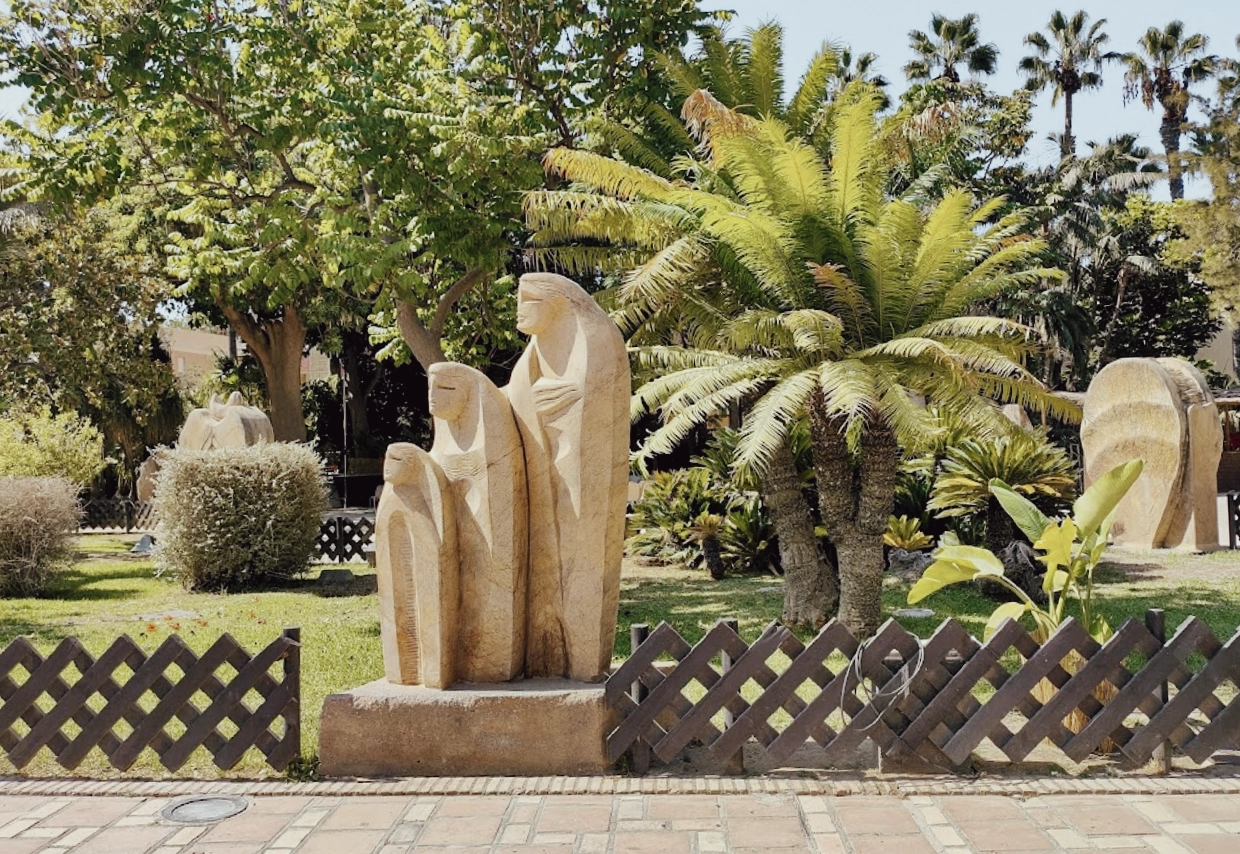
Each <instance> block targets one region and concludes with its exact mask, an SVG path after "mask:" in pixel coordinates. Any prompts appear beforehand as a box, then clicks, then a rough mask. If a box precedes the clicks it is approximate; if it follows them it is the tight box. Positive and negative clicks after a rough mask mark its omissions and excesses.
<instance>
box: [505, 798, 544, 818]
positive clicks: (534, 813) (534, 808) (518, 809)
mask: <svg viewBox="0 0 1240 854" xmlns="http://www.w3.org/2000/svg"><path fill="white" fill-rule="evenodd" d="M539 800H541V798H540V799H539ZM540 808H541V804H523V803H519V802H518V803H517V804H516V805H514V806H513V808H512V809H511V810H510V811H509V812H508V821H509V822H510V823H511V822H516V823H518V824H533V823H534V819H536V818H538V810H539V809H540Z"/></svg>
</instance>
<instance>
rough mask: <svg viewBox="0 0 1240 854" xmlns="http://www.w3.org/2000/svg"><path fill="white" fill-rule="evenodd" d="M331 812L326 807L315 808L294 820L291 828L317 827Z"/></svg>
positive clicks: (290, 825)
mask: <svg viewBox="0 0 1240 854" xmlns="http://www.w3.org/2000/svg"><path fill="white" fill-rule="evenodd" d="M330 812H331V810H329V809H327V808H326V807H314V808H312V809H308V810H306V811H305V812H303V813H302V814H301V815H299V816H297V817H296V818H294V819H293V821H292V822H291V823H290V824H289V827H315V826H316V825H318V823H319V822H321V821H322V820H323V819H324V818H326V817H327V814H328V813H330Z"/></svg>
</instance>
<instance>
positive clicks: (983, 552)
mask: <svg viewBox="0 0 1240 854" xmlns="http://www.w3.org/2000/svg"><path fill="white" fill-rule="evenodd" d="M934 557H935V559H936V560H949V561H952V562H953V563H960V564H967V565H970V566H973V567H974V568H975V569H976V570H977V573H978V574H979V575H1003V561H1001V560H999V558H997V557H995V554H994V552H992V551H990V550H989V549H983V548H978V547H977V546H959V545H957V546H944V547H943V548H941V549H939V550H938V551H936V552H935V553H934Z"/></svg>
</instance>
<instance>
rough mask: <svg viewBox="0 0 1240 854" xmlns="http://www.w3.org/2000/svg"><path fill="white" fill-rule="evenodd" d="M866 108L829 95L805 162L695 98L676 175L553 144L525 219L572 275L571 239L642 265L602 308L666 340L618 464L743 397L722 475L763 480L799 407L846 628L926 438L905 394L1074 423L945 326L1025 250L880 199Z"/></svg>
mask: <svg viewBox="0 0 1240 854" xmlns="http://www.w3.org/2000/svg"><path fill="white" fill-rule="evenodd" d="M879 100H880V99H879V96H878V93H876V92H875V91H874V89H873V88H872V87H869V86H866V85H864V84H853V86H851V87H849V89H848V90H846V91H845V92H844V93H843V94H842V95H841V96H840V98H839V99H837V103H836V105H835V108H834V109H833V110H832V112H831V116H830V125H829V128H828V130H829V139H830V140H831V144H830V149H829V151H827V152H825V153H824V152H820V151H818V150H815V149H814V148H813V147H812V146H810V145H809V144H807V143H805V142H803V141H801V140H800V139H798V138H796V137H795V136H794V135H793V134H792V133H791V132H790V131H789V128H788V126H787V125H786V124H784V123H783V122H780V121H778V120H776V119H754V118H751V117H748V116H745V115H742V114H740V113H738V112H736V111H734V110H730V109H728V108H726V107H725V106H723V105H722V104H720V103H719V102H718V101H717V100H716V99H715V98H713V97H712V96H711V95H710V94H709V93H707V92H699V93H696V94H695V95H694V96H693V97H691V98H690V99H689V100H688V101H687V102H686V104H685V110H684V114H685V117H686V121H687V124H688V126H689V128H690V129H691V130H692V131H693V132H694V133H695V134H696V135H697V136H698V137H699V138H700V139H701V141H702V146H703V151H704V155H703V157H702V159H700V160H695V161H693V162H684V163H682V170H683V171H682V173H681V174H680V175H679V176H678V177H677V178H676V179H674V180H668V179H666V178H662V177H660V176H657V175H654V174H652V173H651V172H649V171H646V170H643V169H640V168H637V167H634V166H631V165H628V164H625V163H622V162H619V161H616V160H614V159H610V158H604V157H600V156H597V155H592V154H588V153H585V152H580V151H573V150H568V149H556V150H553V151H551V152H550V153H549V154H548V155H547V158H546V162H547V166H548V168H549V169H550V170H551V171H552V172H553V173H554V174H556V175H558V176H560V177H562V178H564V179H567V180H569V181H572V182H574V186H573V187H572V188H571V189H569V190H567V191H563V192H557V193H545V194H539V195H537V196H536V197H531V198H530V199H529V203H528V206H527V215H528V218H529V222H530V224H531V225H532V226H533V227H534V228H535V230H536V236H535V239H536V243H537V245H538V246H539V247H540V251H539V255H540V257H542V258H544V259H546V260H548V261H554V262H555V263H559V264H560V265H562V266H567V267H570V268H571V267H572V266H574V265H577V264H582V263H589V262H588V261H587V259H588V258H592V257H597V254H596V253H597V252H598V249H596V248H587V249H584V254H582V253H579V252H578V251H577V248H578V247H583V244H584V243H585V242H586V241H589V242H590V243H593V244H594V246H597V245H598V243H599V242H600V241H601V242H602V243H603V244H604V246H605V247H607V248H611V249H612V250H613V251H615V250H619V251H620V252H621V253H622V254H624V255H625V256H626V257H628V258H631V259H633V260H638V259H642V260H641V261H640V262H639V263H640V266H637V267H636V268H635V269H634V270H633V271H632V272H631V273H630V274H629V275H628V276H627V278H626V281H625V282H624V284H623V286H622V287H621V288H619V289H618V291H617V293H616V295H615V298H616V302H617V305H618V306H619V311H618V314H617V316H618V317H619V319H620V321H621V323H622V325H624V326H625V327H627V328H629V329H633V330H636V332H635V338H636V339H637V340H640V332H641V330H642V328H644V327H647V326H651V325H653V326H659V327H662V328H668V327H669V326H675V325H676V324H677V323H679V324H680V329H681V330H682V333H681V339H680V340H681V343H680V344H678V345H668V344H660V345H655V346H648V347H641V348H639V349H638V350H637V366H638V372H639V376H642V377H645V378H647V379H646V381H645V382H644V383H643V385H642V387H641V388H640V389H638V391H637V393H636V394H635V396H634V402H633V411H634V414H635V415H639V414H642V413H645V412H650V411H656V410H657V411H659V412H660V415H661V417H662V419H663V424H662V426H661V427H660V428H659V429H658V430H657V431H656V432H655V433H654V434H653V435H651V436H650V437H649V439H648V440H647V441H646V442H645V444H644V445H643V448H642V451H641V452H640V453H639V459H640V458H642V457H644V456H648V455H650V454H656V453H664V452H667V451H668V450H670V449H672V448H674V447H676V446H677V445H678V444H679V443H680V442H681V441H682V440H683V439H684V438H685V437H686V436H687V435H689V433H690V431H691V430H693V429H694V428H695V427H696V425H699V424H702V423H704V422H705V421H706V420H707V419H709V418H711V417H713V416H715V415H717V414H720V413H724V412H727V411H728V409H729V408H730V407H731V406H732V405H734V404H738V403H740V402H743V401H753V405H752V408H751V409H750V410H749V414H748V416H747V418H746V419H745V422H744V425H743V427H742V430H741V443H740V453H739V455H738V459H737V463H738V466H739V467H740V468H741V469H750V468H752V469H755V470H758V471H762V470H763V469H765V468H766V466H767V464H768V463H769V461H770V460H771V459H772V458H773V457H774V455H775V454H776V452H777V451H778V449H779V448H781V447H783V446H784V445H785V444H786V437H787V435H788V432H789V429H790V427H791V425H792V424H793V423H794V422H795V421H797V420H798V418H800V417H802V416H803V415H806V414H807V415H808V418H809V424H810V433H811V439H812V448H813V457H814V468H815V473H816V479H817V489H818V507H819V511H820V513H821V519H822V523H823V525H824V526H825V527H826V530H827V532H828V536H829V537H830V539H831V541H832V543H833V544H834V546H835V548H836V551H837V553H838V556H839V563H840V566H841V584H840V588H841V590H840V606H839V616H840V618H841V619H842V620H843V622H844V623H845V624H846V625H848V626H849V628H850V629H852V630H853V631H854V632H857V633H859V634H868V633H871V632H873V631H874V630H875V629H876V628H877V626H878V622H879V618H880V615H881V603H880V596H879V594H880V590H881V583H882V572H883V556H882V555H883V552H882V549H883V544H882V535H883V532H884V531H885V530H886V528H887V520H888V517H889V516H890V515H891V505H892V500H893V498H892V496H893V488H894V481H895V476H896V468H897V464H898V462H899V453H898V444H899V437H902V436H904V437H907V436H912V435H915V434H916V433H918V432H919V431H920V430H922V429H923V428H924V426H925V424H926V419H927V415H926V411H925V410H924V409H923V408H922V407H920V406H918V405H917V403H915V402H914V396H915V395H919V396H924V397H926V398H930V399H933V400H935V401H937V402H939V403H941V404H942V405H944V406H949V407H955V408H958V409H962V410H966V411H989V412H991V413H994V409H993V407H992V406H991V405H990V404H989V403H988V402H987V401H986V400H985V397H986V396H990V397H998V398H1001V399H1004V400H1020V401H1024V402H1028V403H1031V404H1033V405H1035V406H1036V407H1038V408H1041V407H1043V406H1045V407H1047V410H1048V411H1050V412H1052V413H1056V414H1059V415H1063V416H1071V415H1072V414H1073V413H1074V407H1073V406H1072V405H1071V404H1068V403H1066V402H1064V401H1062V400H1060V399H1059V398H1055V397H1054V396H1052V395H1049V394H1047V393H1046V392H1045V389H1044V388H1043V387H1042V386H1041V384H1039V383H1038V382H1037V381H1036V379H1035V378H1034V377H1033V376H1032V375H1030V374H1029V373H1028V372H1027V371H1026V370H1025V369H1024V368H1023V367H1022V366H1021V364H1020V360H1021V359H1022V358H1023V356H1024V355H1025V354H1027V352H1028V351H1029V349H1030V348H1031V347H1032V346H1033V344H1032V341H1031V339H1030V338H1029V337H1028V330H1027V329H1025V328H1023V327H1020V326H1019V325H1018V324H1015V323H1012V322H1011V321H1007V320H1003V319H999V318H993V317H979V316H965V312H966V311H968V310H969V308H970V307H971V306H973V305H974V304H975V303H976V302H978V301H979V300H981V299H985V298H988V297H990V296H993V295H994V294H995V293H997V292H998V291H1000V290H1002V289H1003V288H1005V287H1008V286H1014V285H1018V284H1020V283H1032V282H1036V281H1038V280H1040V279H1041V278H1043V277H1048V276H1051V275H1053V273H1052V272H1051V271H1050V270H1046V269H1043V268H1041V267H1039V266H1038V264H1037V260H1036V259H1037V256H1038V253H1039V252H1040V251H1041V250H1042V248H1043V247H1042V245H1041V244H1040V243H1039V242H1038V241H1036V240H1033V239H1029V238H1028V237H1026V235H1025V233H1024V229H1025V222H1024V220H1023V218H1022V217H1020V216H1018V215H1009V216H1005V217H1001V218H998V219H997V221H995V219H996V217H997V216H998V211H999V207H1000V202H998V201H992V202H987V203H984V204H982V205H977V204H976V203H975V202H974V200H973V199H972V198H971V197H970V196H969V195H968V194H967V193H964V192H953V193H951V194H949V195H948V196H947V197H946V198H944V199H943V200H942V201H940V202H939V203H937V204H925V205H924V206H923V205H921V204H919V202H922V201H923V200H922V199H921V198H920V197H919V196H918V195H917V193H916V192H915V191H914V192H913V193H910V194H909V195H906V196H903V197H899V198H895V199H892V198H888V197H886V196H885V195H884V193H883V188H884V187H885V186H886V183H887V179H888V177H889V172H890V165H889V163H888V162H887V161H886V160H884V158H883V155H882V148H881V145H880V142H879V140H880V134H879V127H878V122H877V119H876V116H875V113H876V112H877V109H878V104H879ZM827 158H830V163H831V165H830V166H828V159H827ZM979 392H981V395H979Z"/></svg>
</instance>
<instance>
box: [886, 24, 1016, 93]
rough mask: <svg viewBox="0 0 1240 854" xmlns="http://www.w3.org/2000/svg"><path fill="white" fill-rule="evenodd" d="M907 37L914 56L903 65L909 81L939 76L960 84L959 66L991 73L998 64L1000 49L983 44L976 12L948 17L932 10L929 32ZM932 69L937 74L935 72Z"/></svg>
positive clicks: (918, 31)
mask: <svg viewBox="0 0 1240 854" xmlns="http://www.w3.org/2000/svg"><path fill="white" fill-rule="evenodd" d="M908 40H909V47H910V48H912V50H913V53H914V54H916V57H917V58H916V59H913V60H911V61H909V63H908V64H907V65H905V66H904V75H905V76H906V77H907V78H908V79H909V80H929V79H931V78H933V77H938V78H942V79H944V80H949V81H951V82H952V83H959V82H960V72H959V71H957V70H956V66H958V65H963V66H965V67H966V68H967V69H968V70H969V72H970V73H971V74H994V73H995V68H996V67H997V65H998V61H999V48H997V47H995V45H994V44H982V41H981V37H980V36H979V35H978V32H977V15H975V14H968V15H963V16H961V17H959V18H948V17H945V16H944V15H940V14H938V13H935V14H934V15H932V16H931V17H930V32H929V33H925V32H922V31H921V30H912V31H910V32H909V34H908ZM940 69H941V70H940ZM935 71H939V73H938V74H937V75H936V74H935Z"/></svg>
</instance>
